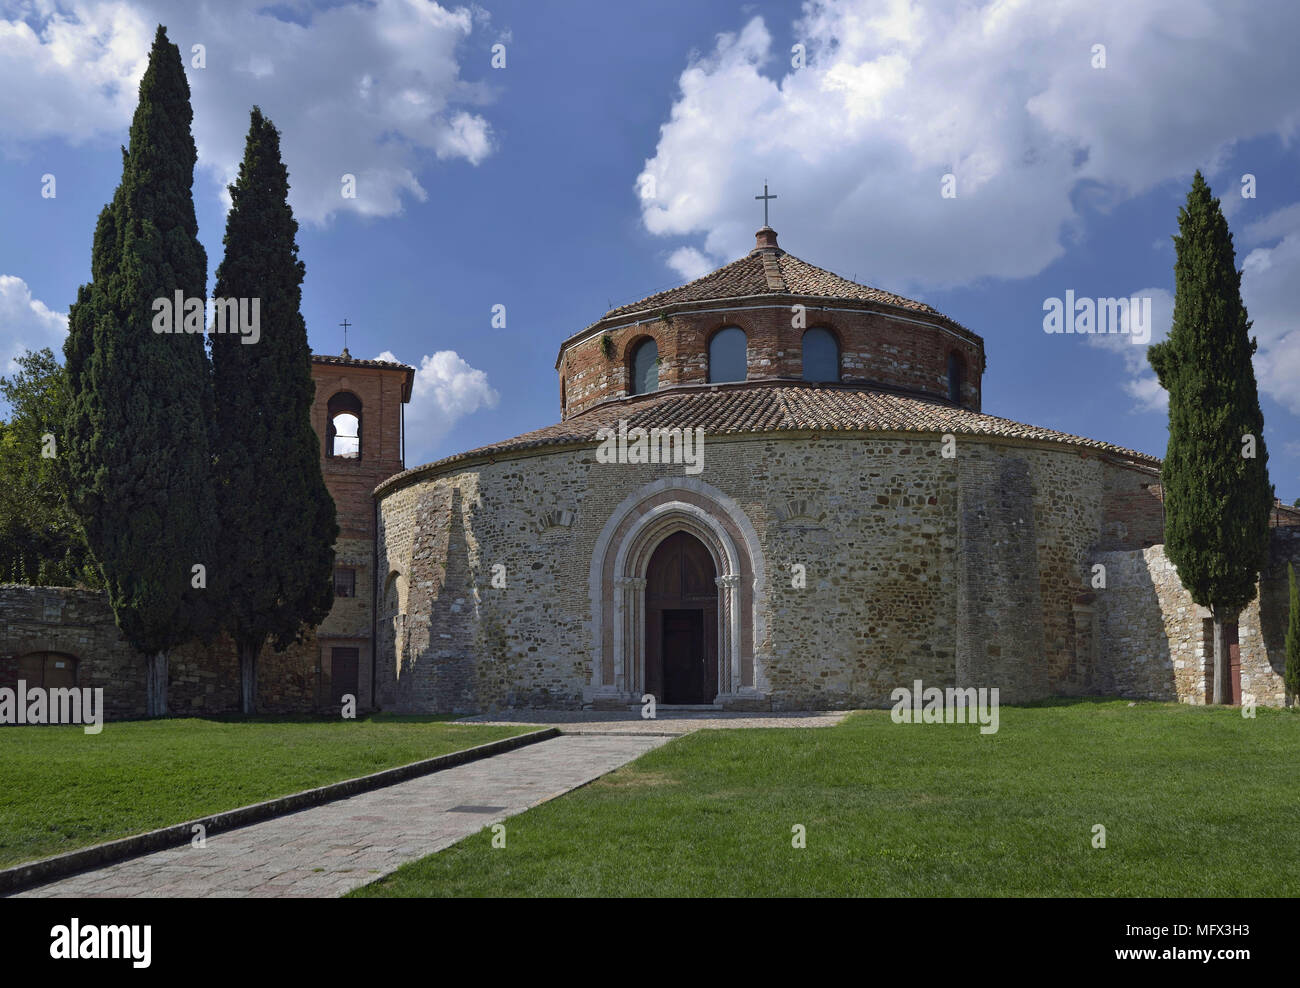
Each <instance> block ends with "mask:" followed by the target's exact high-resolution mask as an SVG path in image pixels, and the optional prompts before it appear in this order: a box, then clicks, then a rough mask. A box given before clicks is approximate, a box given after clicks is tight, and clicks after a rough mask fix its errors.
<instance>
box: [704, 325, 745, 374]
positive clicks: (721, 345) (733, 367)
mask: <svg viewBox="0 0 1300 988" xmlns="http://www.w3.org/2000/svg"><path fill="white" fill-rule="evenodd" d="M748 376H749V340H748V338H747V337H746V336H745V331H744V330H743V329H738V328H737V327H735V326H728V327H727V328H726V329H720V330H718V331H717V332H716V333H714V334H713V339H711V340H709V383H710V384H717V383H718V382H720V381H743V380H745V378H746V377H748Z"/></svg>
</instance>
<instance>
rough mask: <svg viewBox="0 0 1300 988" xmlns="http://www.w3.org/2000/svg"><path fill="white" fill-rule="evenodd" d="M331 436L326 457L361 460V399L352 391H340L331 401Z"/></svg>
mask: <svg viewBox="0 0 1300 988" xmlns="http://www.w3.org/2000/svg"><path fill="white" fill-rule="evenodd" d="M326 411H327V414H328V416H329V434H328V435H327V437H326V440H325V455H326V456H336V457H338V458H340V459H344V460H357V459H360V458H361V399H360V398H358V397H357V396H356V395H354V394H353V393H352V392H351V391H340V392H339V393H338V394H336V395H335V396H334V397H333V398H331V399H330V401H329V406H328V408H327V409H326Z"/></svg>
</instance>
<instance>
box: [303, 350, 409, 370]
mask: <svg viewBox="0 0 1300 988" xmlns="http://www.w3.org/2000/svg"><path fill="white" fill-rule="evenodd" d="M311 361H312V363H313V364H345V365H349V366H352V367H396V368H398V369H400V370H409V371H411V372H414V371H415V368H414V367H412V366H411V365H410V364H397V363H393V361H391V360H359V359H358V358H356V357H354V356H352V355H351V354H348V353H345V354H344V355H343V356H334V355H333V354H328V353H313V354H312V355H311Z"/></svg>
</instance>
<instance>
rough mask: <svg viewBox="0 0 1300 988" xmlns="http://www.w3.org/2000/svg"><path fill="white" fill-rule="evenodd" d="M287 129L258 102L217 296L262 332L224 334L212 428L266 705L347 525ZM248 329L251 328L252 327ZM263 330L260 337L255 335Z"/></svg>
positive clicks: (247, 651)
mask: <svg viewBox="0 0 1300 988" xmlns="http://www.w3.org/2000/svg"><path fill="white" fill-rule="evenodd" d="M288 195H289V175H288V172H287V171H286V170H285V167H284V165H283V164H282V163H281V160H280V135H279V134H278V133H277V132H276V129H275V127H274V126H273V125H272V124H271V121H269V120H267V119H266V118H265V117H263V116H262V111H261V110H259V109H258V108H257V107H254V108H253V111H252V123H251V126H250V127H249V130H248V140H247V143H246V144H245V147H244V160H243V162H242V164H241V165H240V167H239V178H238V180H237V181H236V183H235V184H234V185H232V186H230V196H231V200H232V202H233V205H232V206H231V209H230V215H229V217H228V219H227V221H226V237H225V247H226V254H225V258H224V259H223V260H222V262H221V266H220V267H219V268H217V287H216V290H215V297H216V299H217V300H219V301H218V303H217V304H220V300H229V299H240V300H248V308H247V310H244V311H247V312H248V313H249V314H250V315H251V313H252V300H253V299H256V300H258V303H259V304H258V313H259V325H258V327H257V332H256V333H255V334H254V333H248V334H247V335H244V336H239V335H232V334H228V333H227V334H222V333H214V334H213V336H212V366H213V381H214V385H215V396H216V407H217V426H218V428H217V433H216V436H215V438H214V443H215V451H216V470H217V479H218V480H217V482H218V492H219V496H218V503H219V506H220V507H219V509H218V510H219V511H220V518H221V533H222V542H221V549H220V554H221V568H222V573H223V589H224V593H225V596H224V600H223V604H224V606H225V615H224V616H225V624H226V628H227V629H228V630H229V632H230V635H231V637H232V638H233V639H234V641H235V643H236V645H237V647H238V649H239V669H240V682H241V695H242V705H243V710H244V712H245V713H253V712H255V710H256V707H257V659H258V655H259V653H260V652H261V649H262V646H263V644H264V643H265V642H266V640H267V638H268V637H269V638H270V639H271V641H272V643H273V644H274V646H275V648H276V649H277V650H282V649H284V648H285V647H287V646H288V645H289V644H291V643H292V642H294V641H296V640H298V639H299V637H300V635H301V633H302V631H303V630H304V629H305V628H306V627H314V626H315V625H317V624H319V623H320V622H321V620H322V619H323V618H324V617H325V615H326V614H328V613H329V610H330V607H331V606H332V605H333V602H334V588H333V584H332V581H331V577H332V574H333V570H334V541H335V539H336V538H337V537H338V525H337V524H336V521H335V515H334V501H333V499H332V498H331V497H330V494H329V491H328V490H327V489H326V487H325V480H324V478H323V477H322V476H321V470H320V449H321V445H320V439H319V438H318V437H317V435H316V432H315V430H314V429H313V428H312V425H311V408H312V401H313V398H314V396H315V392H316V386H315V383H314V382H313V381H312V376H311V349H310V348H309V347H308V345H307V326H306V323H304V322H303V318H302V314H301V312H300V307H301V303H302V279H303V273H304V266H303V263H302V261H300V260H299V259H298V244H297V242H296V240H295V236H296V234H297V232H298V224H297V222H296V221H295V220H294V218H293V211H292V210H291V209H290V208H289V203H288ZM243 328H244V329H245V330H247V329H248V328H249V327H247V326H245V327H243ZM254 338H256V342H253V340H254Z"/></svg>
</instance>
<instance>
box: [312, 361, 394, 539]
mask: <svg viewBox="0 0 1300 988" xmlns="http://www.w3.org/2000/svg"><path fill="white" fill-rule="evenodd" d="M414 373H415V372H414V369H413V368H410V367H406V366H404V365H400V364H382V363H380V362H378V361H353V360H349V359H345V358H340V357H329V356H315V355H314V356H313V357H312V365H311V376H312V380H314V381H315V382H316V400H315V402H314V403H313V404H312V412H311V424H312V428H314V429H315V430H316V436H317V438H318V440H319V441H320V452H321V472H322V473H323V474H324V476H325V486H326V487H327V488H329V492H330V496H331V497H333V498H334V506H335V509H336V511H337V513H338V523H339V538H341V539H346V538H373V537H374V534H375V531H374V506H373V498H372V496H371V492H372V491H373V490H374V489H375V487H376V486H378V484H379V483H381V482H382V481H384V480H387V479H388V478H389V477H391V476H392V475H393V474H395V473H401V471H402V470H403V469H404V468H405V467H404V464H403V459H402V406H403V404H405V403H406V402H407V401H409V400H410V397H411V381H412V378H413V376H414ZM340 391H349V392H351V393H352V394H354V395H356V396H357V398H359V399H360V400H361V455H360V456H359V457H358V458H356V459H341V458H339V457H333V456H329V455H327V453H328V451H327V450H326V448H325V438H326V436H327V435H328V434H329V432H328V425H329V423H328V421H327V420H328V415H327V411H326V410H327V408H328V405H329V401H330V398H332V397H333V396H334V395H335V394H337V393H338V392H340Z"/></svg>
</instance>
